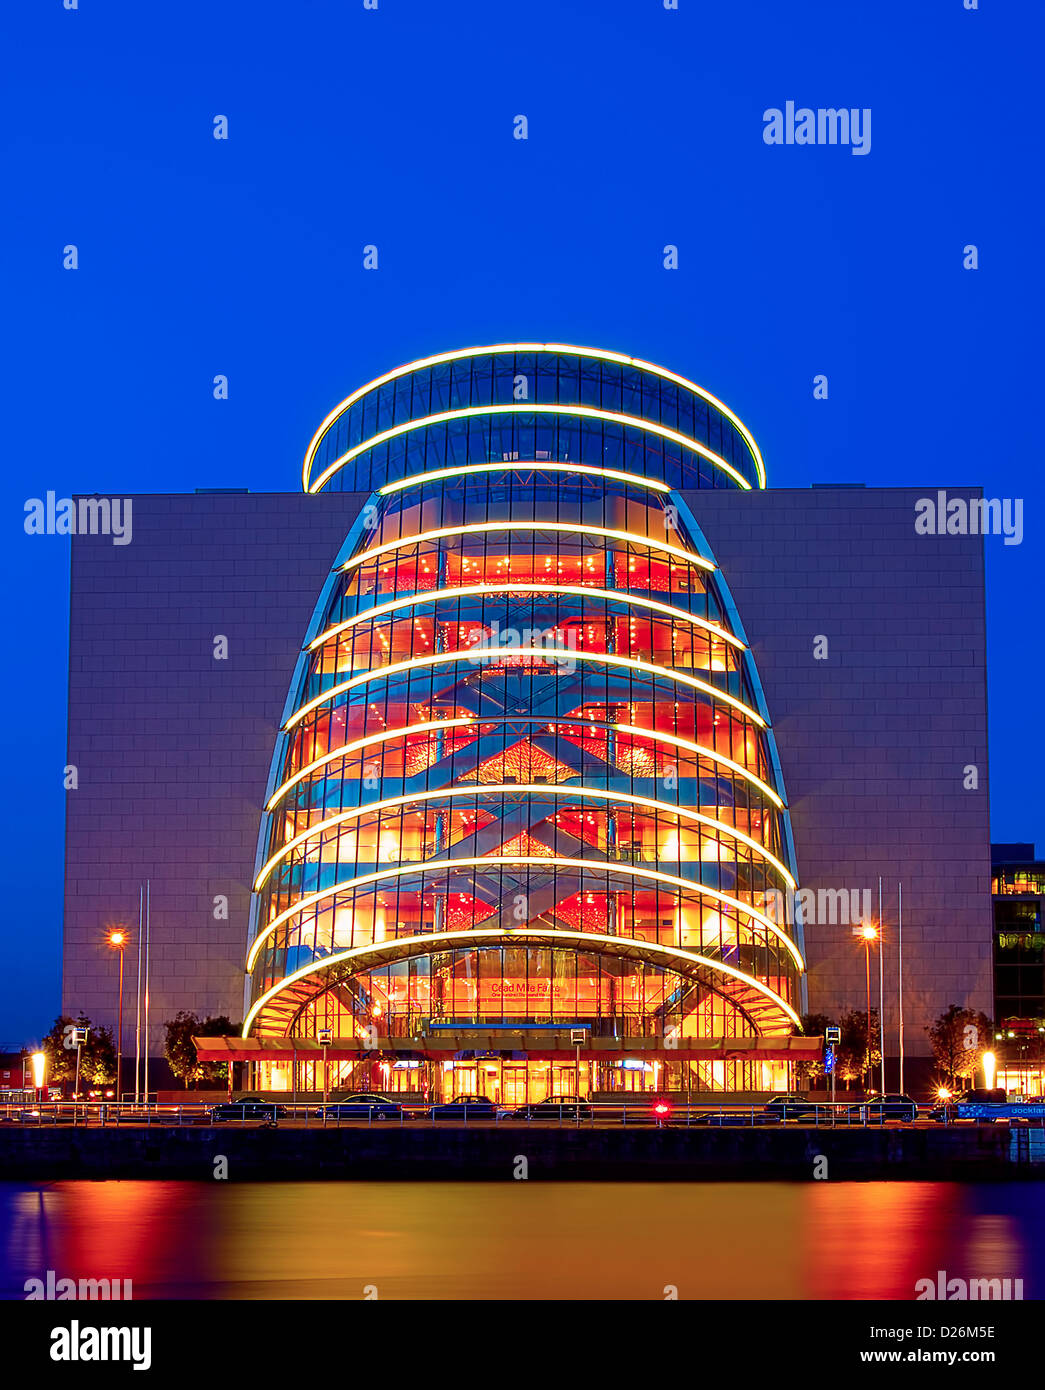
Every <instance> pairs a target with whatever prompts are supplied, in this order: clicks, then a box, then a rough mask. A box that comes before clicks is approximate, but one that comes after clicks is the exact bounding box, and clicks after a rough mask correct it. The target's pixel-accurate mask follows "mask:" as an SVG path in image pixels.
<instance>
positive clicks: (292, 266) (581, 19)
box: [0, 0, 1045, 1046]
mask: <svg viewBox="0 0 1045 1390" xmlns="http://www.w3.org/2000/svg"><path fill="white" fill-rule="evenodd" d="M0 37H2V42H3V50H4V52H5V54H6V56H7V57H8V60H9V61H8V63H7V65H6V66H7V73H6V83H5V88H6V90H5V92H4V95H3V98H2V100H3V104H4V107H5V110H4V112H3V131H4V136H5V145H6V149H5V158H4V163H5V168H6V174H5V184H6V192H7V195H8V197H7V212H6V216H5V218H4V222H3V230H2V233H0V235H2V237H3V240H4V243H5V245H4V249H3V261H4V268H5V272H6V277H5V278H6V281H7V284H6V292H5V300H6V309H7V313H6V319H7V331H6V333H5V338H4V344H5V347H6V349H7V352H6V362H5V366H4V384H5V386H6V389H7V404H6V410H5V419H6V427H5V433H6V436H7V440H8V460H7V467H6V468H5V469H4V470H3V490H4V498H3V507H4V514H5V515H6V517H7V528H6V535H7V544H6V545H5V546H4V547H3V552H2V564H3V567H4V586H5V591H6V593H7V595H8V606H7V611H8V623H9V640H8V652H9V656H10V664H9V669H8V676H7V680H6V682H5V684H4V689H5V692H6V693H5V704H6V709H5V712H4V713H5V717H4V719H3V723H2V727H3V732H4V742H5V745H6V746H5V751H4V757H5V765H6V767H7V772H8V786H9V788H10V789H11V790H12V792H13V791H14V789H17V791H18V796H17V798H16V797H15V796H14V795H13V794H12V795H9V796H8V801H7V814H6V822H7V823H6V824H5V826H4V832H5V834H4V843H5V844H6V846H7V848H8V855H9V863H10V864H11V866H12V871H11V873H10V874H9V875H8V886H9V887H10V888H11V890H12V891H11V896H10V898H9V899H8V915H7V921H6V924H5V931H6V935H7V938H8V939H7V941H6V942H5V959H6V961H7V968H6V970H5V978H4V983H3V993H2V995H0V1046H2V1045H4V1044H17V1043H21V1042H22V1041H26V1040H30V1039H32V1038H34V1037H36V1036H38V1035H39V1034H40V1033H41V1032H42V1031H44V1030H45V1029H46V1028H47V1026H48V1025H49V1024H50V1022H51V1020H52V1019H53V1018H54V1016H55V1014H56V1013H57V1011H58V1004H59V998H58V952H59V942H60V931H61V914H62V838H63V800H64V795H65V793H64V792H63V790H62V769H63V766H64V764H65V760H66V758H65V699H66V646H67V624H68V585H69V542H68V540H67V539H63V538H59V537H46V536H34V537H29V536H26V535H25V534H24V532H23V508H24V504H25V501H26V499H27V498H29V497H43V496H44V495H45V494H46V492H47V491H48V490H51V491H54V492H56V493H57V494H58V495H59V496H64V495H69V494H70V493H73V492H91V491H98V492H101V493H105V494H109V495H117V496H122V495H125V494H127V493H134V492H150V491H156V492H180V491H191V490H192V489H193V488H196V487H222V486H226V487H249V488H250V489H251V490H252V491H293V490H295V489H296V488H297V487H299V486H300V464H301V456H302V454H303V452H304V449H305V446H306V445H307V443H308V440H309V438H310V437H311V435H312V432H313V430H314V429H315V428H316V426H317V424H318V423H319V421H320V420H321V419H322V417H323V416H324V415H325V414H326V412H327V411H328V410H329V409H330V407H331V406H332V405H333V404H335V403H336V402H337V401H338V400H340V399H341V398H342V397H343V396H345V395H346V394H347V393H348V392H349V391H350V390H351V389H353V388H354V387H355V386H357V385H360V384H362V383H363V382H364V381H366V380H368V379H369V378H371V377H373V376H375V375H377V374H379V373H381V372H383V371H385V370H386V369H388V368H390V367H393V366H396V365H398V364H399V363H401V362H405V361H408V360H410V359H412V358H415V357H419V356H423V355H425V354H428V353H431V352H438V351H441V350H444V349H447V348H454V347H461V346H466V345H470V344H477V343H497V342H503V341H510V340H518V339H532V340H537V341H561V342H573V343H580V344H585V345H593V346H597V347H606V348H613V349H616V350H618V351H622V352H626V353H630V354H633V355H635V356H639V357H644V358H648V359H651V360H653V361H655V362H660V363H663V364H664V365H666V366H669V367H671V368H674V369H675V370H677V371H679V372H682V373H683V374H685V375H688V376H690V377H692V378H693V379H695V380H697V381H699V382H700V383H701V384H703V385H705V386H706V387H708V388H709V389H710V390H712V391H713V392H715V393H716V394H718V395H720V396H721V397H722V398H723V399H725V400H726V401H727V402H728V403H729V404H730V405H731V406H733V408H734V409H735V410H736V411H737V412H738V413H739V414H740V415H741V417H742V418H743V419H744V420H745V422H746V423H747V424H748V425H749V426H750V427H751V429H752V430H753V432H754V434H755V437H756V439H757V440H758V441H759V443H760V445H761V447H762V451H763V453H764V455H765V458H766V464H767V468H768V471H769V482H770V485H771V486H778V487H792V488H794V487H805V486H808V484H810V483H811V482H866V483H868V484H887V485H896V484H907V485H922V484H936V483H947V484H951V485H954V486H958V485H962V484H964V485H976V484H983V485H984V486H985V487H986V488H987V489H988V491H989V493H990V495H992V496H1001V497H1020V498H1024V499H1025V521H1024V525H1025V539H1024V541H1023V544H1022V545H1020V546H1004V545H1003V544H1002V542H1001V540H1000V539H990V540H988V542H987V567H988V569H987V573H988V617H989V643H990V645H989V659H990V663H991V672H990V688H989V693H990V716H991V736H992V748H991V783H992V814H993V834H994V838H995V839H998V840H1022V839H1027V840H1030V839H1037V840H1038V842H1039V843H1040V844H1042V845H1043V846H1045V816H1043V812H1042V810H1041V809H1040V808H1038V807H1037V806H1034V807H1032V806H1031V805H1030V804H1029V796H1028V788H1033V787H1036V785H1037V779H1036V778H1031V777H1028V776H1027V772H1028V769H1033V768H1034V767H1035V766H1040V763H1041V756H1042V737H1043V735H1042V732H1041V728H1040V720H1035V719H1032V717H1031V716H1032V715H1033V713H1034V712H1035V710H1036V708H1037V706H1038V703H1039V701H1038V697H1037V695H1036V693H1035V692H1036V691H1037V690H1038V687H1039V685H1040V682H1041V677H1042V658H1041V657H1040V656H1038V657H1035V658H1034V660H1033V661H1032V660H1031V658H1030V655H1029V652H1030V650H1031V648H1032V647H1034V649H1035V650H1036V644H1035V643H1034V642H1031V643H1030V644H1029V645H1028V634H1029V633H1033V632H1035V631H1037V630H1038V629H1039V628H1040V627H1041V625H1042V615H1041V611H1040V598H1039V588H1038V584H1037V578H1038V575H1037V569H1036V564H1035V558H1034V557H1035V555H1036V554H1037V552H1038V546H1039V535H1040V533H1039V531H1038V527H1037V518H1038V516H1039V515H1040V514H1041V508H1042V505H1043V501H1045V485H1043V483H1042V480H1041V468H1040V460H1041V453H1040V446H1039V440H1038V437H1037V435H1038V428H1037V427H1035V426H1034V423H1033V421H1034V419H1035V414H1036V412H1035V411H1034V410H1033V409H1032V407H1033V402H1034V401H1035V400H1040V390H1036V389H1035V388H1036V387H1038V380H1037V375H1038V372H1039V369H1040V365H1041V353H1040V324H1041V321H1042V294H1041V290H1042V280H1041V249H1040V244H1041V233H1042V212H1043V206H1042V202H1043V200H1042V192H1041V179H1040V153H1039V150H1038V148H1037V146H1038V142H1039V140H1040V114H1039V104H1040V103H1039V97H1038V93H1039V90H1040V81H1039V79H1040V60H1041V53H1042V52H1043V51H1045V8H1043V7H1042V6H1041V5H1040V4H1039V3H1038V2H1037V0H1006V3H1002V2H1001V0H980V8H979V9H978V10H976V11H967V10H966V9H964V7H963V0H916V2H915V0H863V2H862V3H856V0H847V2H846V3H840V0H803V3H802V4H793V3H792V4H788V3H780V0H679V9H678V11H677V12H668V11H665V10H664V8H663V0H519V2H518V3H508V0H380V3H379V8H378V10H377V11H376V12H372V11H366V10H364V8H363V0H299V3H297V4H287V3H283V2H282V0H281V3H276V0H253V2H251V3H248V0H226V3H221V4H215V3H212V2H210V0H207V2H206V3H205V0H180V3H178V4H143V3H142V0H79V8H78V9H77V10H75V11H66V10H65V9H63V7H62V0H8V4H7V5H5V6H4V16H3V19H2V20H0ZM788 100H794V101H796V102H797V104H798V105H800V106H803V105H807V106H812V107H817V106H824V107H841V106H846V107H860V108H864V107H870V108H871V110H872V144H871V150H870V153H869V154H868V155H866V156H863V157H857V156H854V155H853V154H852V153H851V151H850V150H848V149H845V148H839V147H836V148H817V147H813V148H810V147H800V146H792V147H771V146H767V145H766V144H765V143H764V142H763V140H762V131H763V121H762V113H763V111H764V110H766V109H767V108H769V107H783V106H784V103H785V102H786V101H788ZM218 114H222V115H225V116H227V117H228V120H229V139H228V140H227V141H224V142H221V141H216V140H214V139H213V137H212V129H213V125H212V122H213V118H214V116H215V115H218ZM518 114H525V115H526V116H527V118H528V121H529V139H528V141H525V142H523V141H517V140H514V139H513V138H512V121H513V118H514V117H515V116H516V115H518ZM68 243H75V244H76V245H77V246H78V248H79V257H80V268H79V269H78V270H76V271H75V272H72V271H66V270H63V268H62V248H63V247H64V246H65V245H66V244H68ZM367 243H375V244H376V245H377V246H378V248H379V256H380V269H379V270H378V271H377V272H376V273H374V272H368V271H365V270H364V269H363V267H362V248H363V246H364V245H365V244H367ZM668 243H673V244H676V245H677V246H678V248H679V258H680V264H679V269H678V270H677V271H670V272H669V271H666V270H664V269H663V268H662V251H663V248H664V246H665V245H666V244H668ZM967 243H974V244H976V245H977V246H978V247H979V254H980V268H979V269H978V270H977V271H975V272H972V271H966V270H964V269H963V267H962V251H963V247H964V246H965V245H966V244H967ZM218 373H224V374H226V375H227V376H228V378H229V384H230V393H229V399H228V401H225V402H217V401H215V400H214V399H213V398H212V381H213V378H214V376H215V375H216V374H218ZM817 373H824V374H826V375H827V377H828V380H829V398H828V400H827V401H815V400H814V399H813V391H812V381H813V377H814V375H816V374H817ZM1017 676H1018V677H1019V679H1018V680H1017V678H1016V677H1017ZM1028 739H1029V740H1030V742H1028ZM70 794H71V795H75V793H70Z"/></svg>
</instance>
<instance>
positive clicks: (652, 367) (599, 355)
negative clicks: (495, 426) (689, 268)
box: [301, 343, 766, 492]
mask: <svg viewBox="0 0 1045 1390" xmlns="http://www.w3.org/2000/svg"><path fill="white" fill-rule="evenodd" d="M530 352H546V353H550V354H552V355H554V356H558V357H587V358H595V359H597V360H602V361H604V362H613V363H616V364H617V365H618V366H622V367H632V368H634V370H635V371H639V372H649V373H651V375H653V376H659V377H660V378H661V379H662V380H663V381H670V382H671V383H672V384H673V385H675V386H681V387H682V388H683V390H685V391H690V392H692V393H693V395H695V396H699V397H700V399H701V400H704V401H707V403H708V404H709V405H712V406H714V408H715V409H716V410H717V411H719V412H720V413H721V414H722V415H724V416H725V417H726V419H727V420H729V421H730V423H731V424H732V425H734V426H735V428H736V429H737V431H738V432H739V434H740V435H741V437H742V438H743V440H744V443H745V444H746V445H747V446H748V448H749V449H750V451H751V457H752V458H753V459H754V461H755V469H756V471H757V473H758V481H759V487H763V488H764V487H765V485H766V467H765V464H764V463H763V461H762V454H761V452H760V451H759V447H758V445H757V444H756V443H755V438H754V435H752V433H751V431H750V430H749V429H748V427H747V426H746V425H745V424H744V422H743V420H741V419H740V417H739V416H737V415H735V414H734V413H733V411H732V410H730V408H729V406H728V405H726V404H725V402H724V401H720V400H719V398H718V397H717V396H713V395H712V394H711V392H710V391H706V390H705V389H704V387H703V386H698V385H697V383H696V382H695V381H689V380H688V379H687V378H686V377H684V376H679V375H678V373H677V372H670V371H668V370H667V368H666V367H658V366H657V364H656V363H655V362H644V361H643V360H642V359H641V358H640V357H627V356H625V354H624V353H621V352H610V351H607V350H604V349H600V348H585V347H574V346H571V345H570V344H568V343H498V344H495V345H494V346H490V347H473V348H461V349H459V350H458V351H457V352H440V353H436V354H435V356H433V357H422V358H419V359H418V360H417V361H416V362H407V363H406V364H405V365H404V366H402V367H396V368H394V369H393V370H392V371H390V372H385V374H384V375H383V376H379V377H375V378H374V380H373V381H369V382H367V384H366V385H365V386H361V387H360V388H359V389H358V390H357V391H353V392H352V394H351V395H350V396H346V397H345V399H344V400H343V401H341V403H340V404H339V405H336V406H335V407H334V409H333V410H332V411H331V412H330V413H329V415H327V417H326V419H325V420H324V421H323V423H322V424H321V425H320V427H319V429H318V430H317V431H316V433H315V434H314V435H313V436H312V441H311V443H310V444H309V446H308V449H307V450H306V451H305V462H304V465H303V467H302V470H301V480H302V485H303V486H304V489H305V491H306V492H314V491H315V488H312V487H310V486H309V478H310V475H311V472H312V462H313V459H314V458H315V455H316V450H317V449H318V448H319V446H320V443H321V442H322V440H323V436H324V435H325V434H326V432H327V430H328V429H329V428H330V427H331V425H332V424H333V423H334V421H335V420H337V419H338V418H339V417H340V416H341V415H343V414H344V413H345V411H346V410H349V409H351V407H352V406H353V405H355V403H356V401H358V400H362V398H363V397H364V396H366V395H368V394H369V392H371V391H376V390H378V388H379V387H381V386H385V385H387V383H388V382H390V381H396V380H397V379H398V378H399V377H402V376H409V375H410V374H411V372H423V371H426V370H427V369H428V368H429V367H438V366H441V365H443V364H445V363H447V362H457V361H463V360H465V359H467V358H470V357H495V356H497V355H502V356H503V355H506V354H508V353H512V354H513V355H514V354H516V353H530Z"/></svg>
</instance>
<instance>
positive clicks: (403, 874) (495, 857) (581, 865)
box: [246, 854, 805, 970]
mask: <svg viewBox="0 0 1045 1390" xmlns="http://www.w3.org/2000/svg"><path fill="white" fill-rule="evenodd" d="M462 868H473V869H474V868H502V869H503V868H516V869H518V868H527V869H531V868H543V869H545V870H549V869H556V868H563V869H579V870H580V871H581V872H582V873H584V872H594V871H597V872H600V873H607V874H611V873H613V874H625V875H627V876H628V877H630V878H640V879H648V880H650V881H651V882H653V883H665V884H667V885H669V886H670V887H672V888H682V889H684V890H685V891H686V892H687V893H692V894H693V895H694V896H696V897H698V898H711V899H712V900H713V901H715V902H718V903H722V904H723V905H724V906H726V907H731V908H733V910H734V911H735V912H737V913H740V914H742V915H743V916H745V917H747V918H748V919H749V920H750V921H751V922H757V923H758V924H759V925H760V926H761V927H764V928H765V930H766V931H768V932H769V933H770V934H771V935H773V936H775V937H777V938H778V939H779V940H780V941H781V942H782V943H783V944H784V946H785V947H786V948H787V950H788V952H789V953H790V955H791V956H792V958H793V959H794V961H795V963H796V964H797V965H798V967H799V969H804V968H805V965H804V962H803V960H802V957H801V955H800V953H799V950H798V947H797V946H796V945H795V943H794V942H793V941H792V940H791V939H790V937H788V936H787V935H785V934H784V933H783V932H782V931H781V930H780V928H779V927H778V926H777V924H776V923H775V922H771V921H770V920H769V918H768V917H766V916H764V915H763V914H762V913H761V912H759V911H758V909H757V908H754V907H751V906H750V904H749V903H743V902H741V901H740V899H739V898H734V897H733V896H732V895H731V894H729V893H723V892H722V891H721V890H720V889H718V888H711V887H709V886H708V885H707V884H704V883H693V882H691V881H690V880H689V879H686V878H678V877H676V875H675V874H665V873H662V872H661V871H660V870H659V869H640V868H637V867H636V866H635V865H634V864H613V863H611V862H610V861H609V860H604V859H560V858H558V857H555V858H551V859H549V858H546V857H545V856H544V855H541V856H540V857H538V856H536V855H532V856H525V855H524V856H516V855H505V854H491V855H483V856H471V855H470V856H468V857H467V858H464V859H441V860H437V861H429V862H428V863H425V864H405V865H398V866H397V867H396V868H394V869H378V870H377V871H376V872H375V873H371V874H360V875H359V876H358V877H357V878H346V879H344V880H343V881H342V882H341V883H332V884H331V885H330V886H329V887H328V888H321V889H320V890H319V891H318V892H317V893H309V894H308V895H307V896H306V897H304V898H301V899H300V900H299V901H298V902H296V903H295V904H294V906H293V907H288V908H285V909H284V911H282V912H280V913H279V914H278V915H277V916H275V917H273V919H272V921H271V922H269V923H268V924H267V925H266V926H265V928H264V930H263V931H260V932H259V933H258V934H257V936H256V937H255V938H254V940H253V941H252V942H251V945H250V950H249V951H248V952H247V967H246V968H247V969H248V970H251V969H253V966H254V962H255V961H256V960H257V958H258V955H259V954H260V952H261V948H262V946H263V945H264V943H265V942H266V941H267V940H268V938H269V937H270V936H271V935H272V933H273V932H274V931H276V929H277V928H278V927H281V926H282V925H283V923H284V922H289V921H290V919H291V918H292V917H297V916H298V915H299V914H300V913H302V912H307V911H308V910H309V908H312V907H315V906H316V905H317V904H318V903H321V902H324V901H325V900H326V899H327V898H333V897H336V896H337V895H338V894H339V893H345V892H349V891H353V892H354V891H355V890H356V889H358V888H366V887H368V886H369V885H370V884H372V883H384V882H385V880H386V879H393V878H409V877H411V875H413V874H417V875H418V876H421V877H423V876H424V875H425V874H429V873H451V872H453V871H454V870H455V869H462ZM749 930H750V928H749Z"/></svg>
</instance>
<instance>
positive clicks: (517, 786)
mask: <svg viewBox="0 0 1045 1390" xmlns="http://www.w3.org/2000/svg"><path fill="white" fill-rule="evenodd" d="M519 792H527V793H529V792H532V793H534V795H535V796H551V797H567V798H571V799H573V800H575V801H585V800H591V799H595V800H597V801H609V802H614V803H617V802H621V803H623V804H625V805H628V806H642V807H645V809H646V810H648V811H663V812H664V813H665V814H666V815H670V816H676V817H678V818H679V819H680V820H688V821H694V822H695V823H696V824H698V825H704V826H707V827H708V829H710V830H713V831H715V833H716V834H718V833H720V832H721V833H724V834H725V835H727V836H728V837H729V838H730V839H733V840H737V841H739V843H740V844H742V845H747V847H748V848H749V849H751V850H753V851H754V852H755V853H756V854H758V855H759V856H760V857H761V858H762V859H764V860H765V861H766V862H767V863H769V864H772V865H773V867H774V868H775V869H776V870H777V872H778V873H779V874H781V875H782V877H783V878H784V879H785V881H786V882H787V883H788V884H789V885H790V887H791V888H792V889H795V888H797V887H798V884H797V883H796V882H795V880H794V878H793V877H792V876H791V874H790V872H789V871H788V870H787V869H786V868H785V867H784V865H783V864H781V862H780V860H779V859H778V858H777V857H776V855H775V854H772V853H771V852H770V851H769V850H768V849H766V847H765V845H760V844H759V842H758V841H757V840H754V839H752V838H751V836H750V835H746V834H745V833H744V831H743V830H738V829H737V828H736V827H735V826H732V825H728V824H726V822H724V821H720V820H715V819H714V817H713V816H705V815H703V814H702V813H701V812H700V811H692V810H690V809H689V808H688V807H686V806H673V805H672V804H671V803H670V802H665V801H656V800H654V799H653V797H649V796H635V795H633V794H632V793H630V792H609V791H603V790H602V788H601V787H583V786H581V787H569V786H564V785H562V784H558V785H552V784H548V783H540V782H512V783H511V784H505V785H500V784H498V783H490V782H483V783H477V784H476V785H475V786H458V787H435V788H433V789H432V790H431V791H423V792H405V793H404V794H403V795H402V796H391V797H388V798H387V799H386V800H384V801H374V802H371V803H369V804H368V805H366V806H353V807H350V809H349V810H347V811H339V812H338V814H337V815H336V816H331V817H330V818H329V819H328V820H324V821H317V822H316V823H315V825H310V826H308V827H306V829H304V830H301V831H299V832H298V834H297V835H295V836H294V838H293V839H292V840H288V841H287V842H286V844H285V845H281V846H280V849H279V853H278V854H274V855H273V856H272V858H271V859H270V860H269V861H268V863H267V864H266V865H265V867H264V868H263V869H262V870H261V872H260V873H259V874H258V876H257V878H256V879H255V880H254V890H253V891H254V892H255V893H258V892H260V891H261V889H262V887H263V886H264V884H265V882H266V880H267V879H268V877H269V875H270V874H271V872H272V870H273V869H274V868H275V867H276V865H277V864H278V863H279V862H280V860H281V859H283V858H284V856H285V855H287V854H290V853H291V852H292V851H293V850H295V849H297V848H298V846H299V845H303V844H305V843H306V842H307V841H309V840H314V839H315V838H316V836H317V835H324V834H326V832H327V831H329V830H333V828H334V827H335V826H336V825H344V824H345V823H346V822H348V821H350V820H359V819H360V817H362V816H368V815H371V814H373V813H377V812H380V811H388V810H391V809H392V807H394V806H403V807H406V806H409V805H411V804H412V803H413V802H415V801H436V800H438V799H439V798H440V797H455V796H474V797H480V796H502V795H503V796H508V795H514V794H517V793H519Z"/></svg>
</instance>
